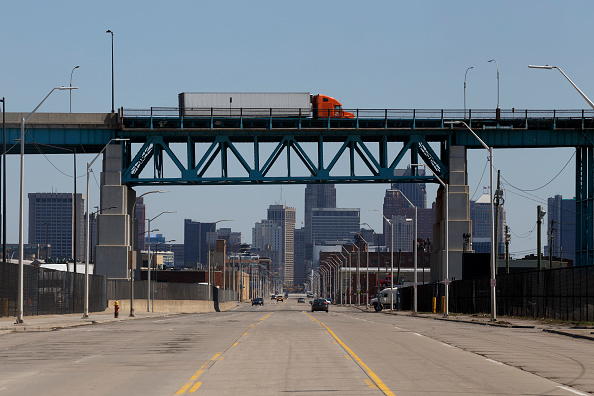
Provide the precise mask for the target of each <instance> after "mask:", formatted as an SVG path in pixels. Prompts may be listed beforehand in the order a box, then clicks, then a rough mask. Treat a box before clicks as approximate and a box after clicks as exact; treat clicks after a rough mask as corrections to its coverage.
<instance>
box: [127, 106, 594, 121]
mask: <svg viewBox="0 0 594 396" xmlns="http://www.w3.org/2000/svg"><path fill="white" fill-rule="evenodd" d="M320 111H321V112H322V113H323V114H324V116H323V117H320V118H322V119H324V118H327V116H328V112H327V110H325V111H322V110H320ZM343 111H345V112H350V113H353V115H354V117H353V118H355V119H357V118H362V119H383V118H387V119H403V120H412V119H423V120H439V119H445V120H469V119H481V120H493V119H496V118H497V112H496V110H495V109H468V110H466V113H465V112H464V110H462V109H344V110H343ZM332 113H333V112H332V111H330V118H335V117H333V116H332ZM182 115H183V116H184V117H197V118H209V117H223V118H242V117H243V118H267V117H271V116H272V117H286V118H299V117H303V118H310V117H312V116H313V113H312V111H311V110H310V109H303V108H223V107H218V108H214V107H208V108H179V107H151V108H150V109H132V108H124V109H123V116H124V117H144V118H146V117H155V118H167V117H172V118H177V117H181V116H182ZM499 117H500V119H507V120H523V119H526V118H533V119H535V118H542V119H553V118H557V119H581V118H593V117H594V110H592V109H574V110H528V109H501V110H500V113H499Z"/></svg>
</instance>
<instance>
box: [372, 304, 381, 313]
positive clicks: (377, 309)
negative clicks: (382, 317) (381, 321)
mask: <svg viewBox="0 0 594 396" xmlns="http://www.w3.org/2000/svg"><path fill="white" fill-rule="evenodd" d="M373 309H375V312H379V311H381V310H382V306H381V305H380V304H376V306H375V307H373Z"/></svg>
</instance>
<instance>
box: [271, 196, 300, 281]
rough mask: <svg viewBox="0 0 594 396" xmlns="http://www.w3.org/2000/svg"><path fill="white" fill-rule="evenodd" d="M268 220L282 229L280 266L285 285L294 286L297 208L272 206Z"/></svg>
mask: <svg viewBox="0 0 594 396" xmlns="http://www.w3.org/2000/svg"><path fill="white" fill-rule="evenodd" d="M267 217H268V220H272V221H273V222H275V223H276V224H277V225H279V226H280V227H281V238H282V239H281V247H280V251H279V256H280V265H281V266H282V268H283V282H284V284H285V285H289V286H290V285H293V284H294V269H295V268H294V263H295V261H294V260H295V208H290V207H288V206H285V205H270V206H269V207H268V216H267Z"/></svg>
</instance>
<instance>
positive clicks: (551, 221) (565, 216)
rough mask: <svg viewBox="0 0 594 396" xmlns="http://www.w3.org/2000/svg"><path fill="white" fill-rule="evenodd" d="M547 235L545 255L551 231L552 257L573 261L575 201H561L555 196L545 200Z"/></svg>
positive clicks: (559, 197) (558, 196)
mask: <svg viewBox="0 0 594 396" xmlns="http://www.w3.org/2000/svg"><path fill="white" fill-rule="evenodd" d="M547 201H548V202H547V203H548V205H547V231H548V232H547V235H548V238H547V240H548V242H547V245H546V247H545V254H546V255H548V254H549V249H550V245H551V243H550V241H551V230H552V235H553V244H552V246H553V256H554V257H561V258H563V259H568V260H574V259H575V199H563V197H562V196H561V195H555V196H554V197H552V198H549V199H548V200H547Z"/></svg>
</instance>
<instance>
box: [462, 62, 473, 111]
mask: <svg viewBox="0 0 594 396" xmlns="http://www.w3.org/2000/svg"><path fill="white" fill-rule="evenodd" d="M470 69H474V67H472V66H470V67H469V68H468V69H466V73H464V118H466V75H467V74H468V70H470Z"/></svg>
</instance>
